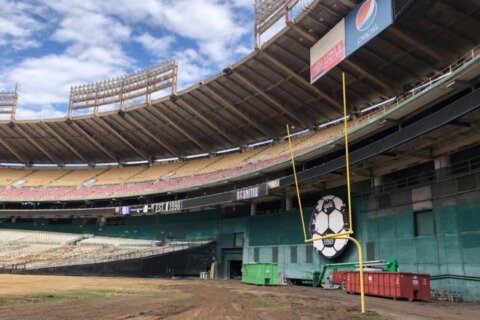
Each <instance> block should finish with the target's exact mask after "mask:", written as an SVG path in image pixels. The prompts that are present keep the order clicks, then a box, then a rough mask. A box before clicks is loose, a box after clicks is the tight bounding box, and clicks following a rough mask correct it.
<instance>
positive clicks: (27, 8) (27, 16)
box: [0, 0, 44, 51]
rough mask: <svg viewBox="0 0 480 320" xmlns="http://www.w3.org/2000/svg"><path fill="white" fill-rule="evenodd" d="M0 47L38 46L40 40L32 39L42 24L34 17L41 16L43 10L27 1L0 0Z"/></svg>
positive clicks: (20, 48) (21, 47)
mask: <svg viewBox="0 0 480 320" xmlns="http://www.w3.org/2000/svg"><path fill="white" fill-rule="evenodd" d="M0 8H1V10H0V47H3V49H2V50H14V51H18V50H24V49H27V48H32V47H38V46H39V45H40V42H39V41H38V40H36V39H34V35H35V34H37V35H38V34H39V33H40V32H41V31H42V30H43V29H44V25H42V23H41V22H40V21H38V20H36V19H35V18H33V17H32V14H35V15H36V16H41V15H42V14H43V10H41V9H39V8H36V7H35V6H32V5H30V4H28V3H22V2H18V1H7V0H0Z"/></svg>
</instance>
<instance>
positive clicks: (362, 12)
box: [355, 0, 377, 31]
mask: <svg viewBox="0 0 480 320" xmlns="http://www.w3.org/2000/svg"><path fill="white" fill-rule="evenodd" d="M376 16H377V1H376V0H366V1H365V2H364V3H363V4H362V5H361V6H360V9H358V12H357V17H356V19H355V26H356V27H357V30H358V31H365V30H367V29H368V28H369V27H370V26H371V25H372V23H373V21H374V20H375V17H376Z"/></svg>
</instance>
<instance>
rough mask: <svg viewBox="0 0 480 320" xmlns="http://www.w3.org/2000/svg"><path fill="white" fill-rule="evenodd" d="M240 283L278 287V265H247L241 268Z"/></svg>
mask: <svg viewBox="0 0 480 320" xmlns="http://www.w3.org/2000/svg"><path fill="white" fill-rule="evenodd" d="M242 282H243V283H248V284H255V285H259V286H277V285H278V264H276V263H247V264H244V265H243V267H242Z"/></svg>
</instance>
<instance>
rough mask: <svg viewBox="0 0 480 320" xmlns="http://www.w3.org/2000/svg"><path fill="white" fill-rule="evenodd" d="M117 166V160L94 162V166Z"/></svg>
mask: <svg viewBox="0 0 480 320" xmlns="http://www.w3.org/2000/svg"><path fill="white" fill-rule="evenodd" d="M113 166H118V162H100V163H95V167H113Z"/></svg>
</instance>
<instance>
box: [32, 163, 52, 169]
mask: <svg viewBox="0 0 480 320" xmlns="http://www.w3.org/2000/svg"><path fill="white" fill-rule="evenodd" d="M32 167H37V168H56V167H58V164H56V163H32Z"/></svg>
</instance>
